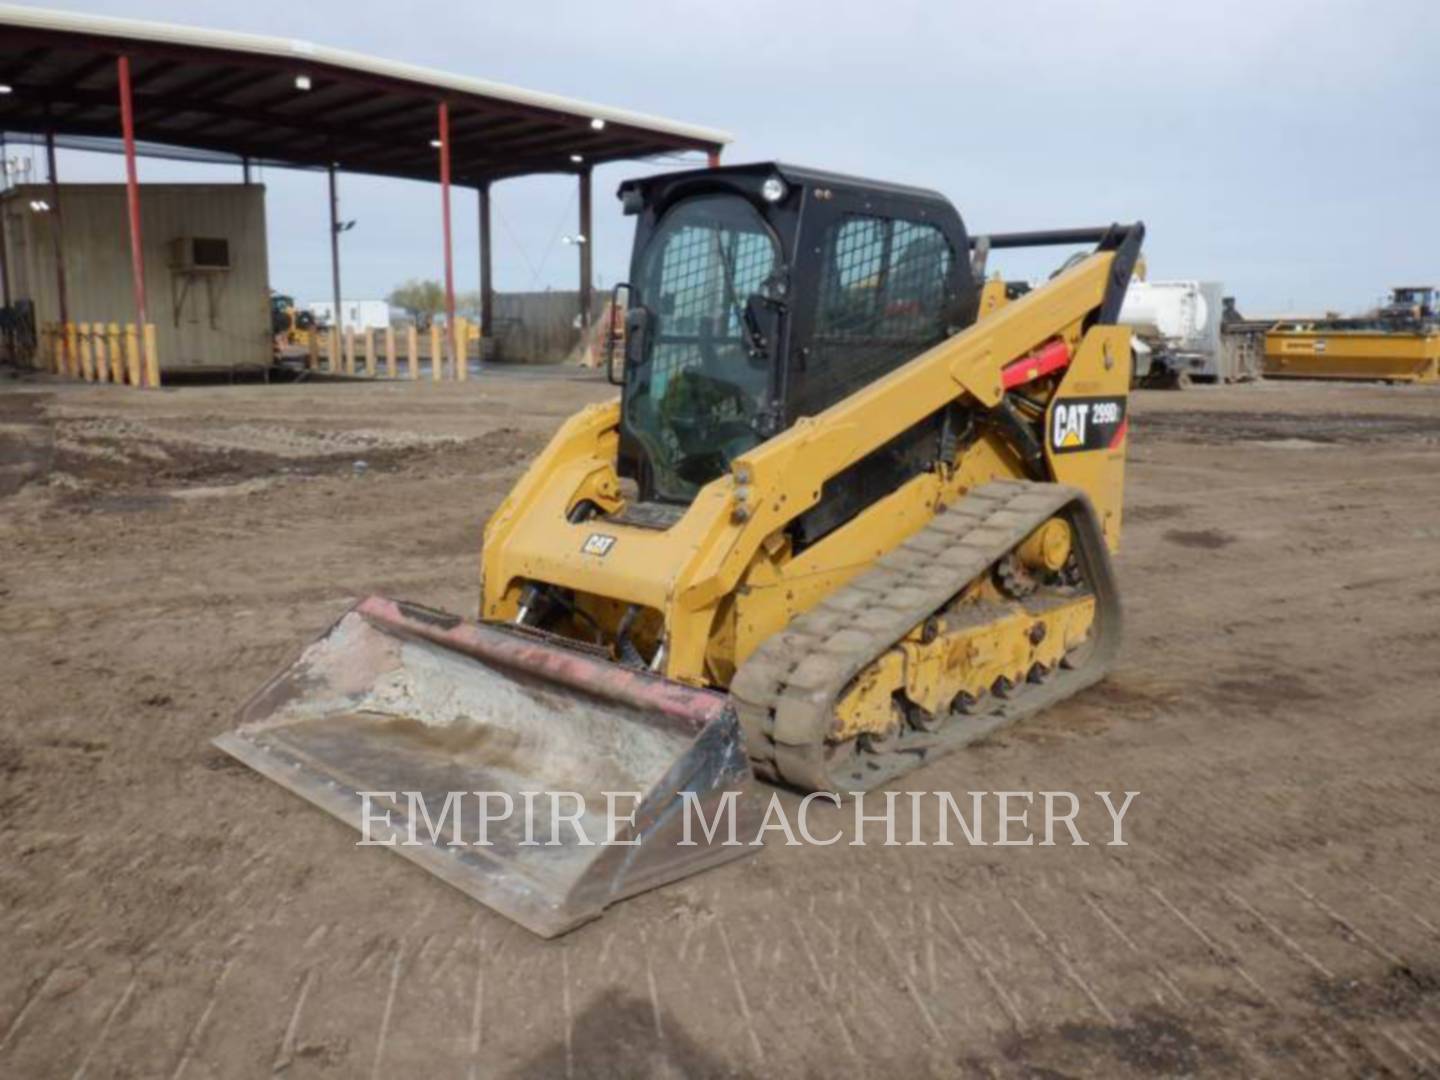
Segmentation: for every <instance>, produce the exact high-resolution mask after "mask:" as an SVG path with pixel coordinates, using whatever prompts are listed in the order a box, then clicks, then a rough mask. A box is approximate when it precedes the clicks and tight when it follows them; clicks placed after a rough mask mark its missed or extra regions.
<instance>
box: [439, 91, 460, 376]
mask: <svg viewBox="0 0 1440 1080" xmlns="http://www.w3.org/2000/svg"><path fill="white" fill-rule="evenodd" d="M440 216H441V220H442V227H443V228H444V231H445V334H446V336H447V337H449V339H450V340H451V341H452V342H453V341H455V258H454V253H453V252H452V250H451V247H450V106H449V105H447V104H446V103H445V102H443V101H442V102H440ZM437 362H438V359H437ZM464 362H465V359H464V357H461V356H456V357H455V364H456V367H455V371H456V375H457V377H458V375H459V371H460V367H459V366H460V365H461V364H463V363H464Z"/></svg>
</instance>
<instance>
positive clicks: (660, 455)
mask: <svg viewBox="0 0 1440 1080" xmlns="http://www.w3.org/2000/svg"><path fill="white" fill-rule="evenodd" d="M620 198H621V200H622V203H623V206H624V208H625V210H626V212H627V213H630V214H634V215H636V216H637V218H638V222H637V229H636V239H635V248H634V253H633V256H632V263H631V273H630V282H629V284H628V285H627V286H625V287H626V288H628V290H629V297H628V301H629V302H628V304H627V305H626V307H627V314H626V327H625V345H624V348H625V356H624V365H623V377H620V378H619V381H620V382H621V383H622V384H623V385H622V388H621V391H620V394H619V396H618V398H617V399H616V400H613V401H610V402H607V403H605V404H599V405H592V406H589V407H587V408H585V409H583V410H582V411H581V412H579V413H578V414H577V415H575V416H574V417H572V418H571V419H570V420H568V421H567V422H566V423H565V424H564V425H563V426H562V427H561V428H560V430H559V431H558V432H557V433H556V434H555V436H554V438H553V439H552V440H551V442H550V444H549V445H548V446H547V447H546V449H545V450H544V451H543V452H542V453H541V454H540V455H539V457H537V458H536V459H535V461H534V462H533V463H532V464H531V466H530V468H529V470H528V471H527V472H526V474H525V475H524V477H523V478H522V479H521V480H520V481H519V483H518V484H516V486H515V487H514V489H513V490H512V491H511V492H510V493H509V495H508V496H507V497H506V499H505V500H504V502H503V503H501V505H500V507H499V509H498V510H496V512H495V514H494V515H493V517H491V519H490V521H489V524H488V526H487V527H486V530H485V540H484V548H483V552H482V556H481V571H482V573H481V589H480V594H481V595H480V611H479V619H478V620H474V621H472V620H467V619H462V618H460V617H458V616H455V615H449V614H445V613H443V612H438V611H434V610H430V609H426V608H423V607H420V606H417V605H414V604H408V603H404V602H399V601H393V600H388V599H384V598H380V597H371V598H369V599H367V600H365V601H363V602H361V603H360V604H359V605H357V606H356V607H355V608H354V609H352V610H351V611H350V612H348V613H347V614H346V615H345V616H344V617H342V618H341V619H340V621H339V622H337V623H336V624H335V625H334V626H333V627H332V628H331V629H330V630H329V631H328V633H326V634H325V635H324V636H323V637H322V638H320V639H319V640H318V641H316V642H315V643H313V644H312V645H310V646H309V647H308V648H307V649H305V650H304V652H303V653H302V654H301V656H300V657H299V659H298V660H297V661H296V662H295V663H294V664H293V665H292V666H291V667H290V668H288V669H287V670H285V671H283V672H282V673H281V674H280V675H278V676H277V677H276V678H275V679H273V680H272V681H271V682H270V683H269V684H268V685H267V686H266V687H264V688H263V689H262V690H261V691H260V692H259V693H258V694H257V695H256V696H255V697H254V698H253V699H252V700H251V701H250V703H249V704H248V705H247V706H246V707H245V708H244V710H243V712H242V715H241V718H240V723H239V726H238V727H237V728H236V729H235V730H233V731H231V732H229V733H227V734H225V735H223V736H221V737H220V738H219V739H218V740H217V743H218V744H219V745H220V746H221V747H223V748H224V749H225V750H227V751H228V752H230V753H232V754H234V755H235V756H236V757H238V758H240V759H241V760H242V761H245V762H247V763H248V764H250V765H251V766H252V767H254V768H256V769H257V770H259V771H260V772H262V773H264V774H265V775H267V776H269V777H271V778H273V779H275V780H277V781H279V782H280V783H281V784H283V785H284V786H286V787H287V788H290V789H291V790H293V791H295V792H297V793H298V794H300V795H302V796H304V797H305V798H307V799H309V800H311V801H312V802H314V803H316V804H318V805H319V806H321V807H323V808H325V809H327V810H329V811H330V812H332V813H334V814H335V815H337V816H339V817H341V818H342V819H344V820H347V821H349V822H351V823H352V824H354V825H356V826H357V827H358V828H360V829H361V830H362V834H363V836H364V841H363V842H366V843H373V844H385V845H387V846H393V848H394V850H395V852H396V853H397V854H400V855H402V856H405V857H406V858H409V859H412V860H413V861H415V862H417V863H420V864H421V865H423V866H425V867H426V868H427V869H429V870H431V871H432V872H434V873H436V874H438V875H439V876H441V877H442V878H444V879H445V880H447V881H449V882H451V883H452V884H454V885H456V886H457V887H459V888H460V889H462V890H464V891H465V892H467V893H468V894H470V895H471V896H473V897H475V898H476V899H479V900H481V901H483V902H484V903H486V904H488V905H490V906H491V907H493V908H495V909H497V910H499V911H501V912H502V913H504V914H506V915H508V916H510V917H511V918H513V919H516V920H517V921H519V922H521V923H522V924H524V925H525V926H527V927H528V928H530V929H531V930H533V931H535V932H537V933H539V934H543V935H545V936H553V935H555V934H559V933H562V932H564V931H566V930H568V929H570V928H571V927H573V926H576V925H578V924H579V923H582V922H584V921H586V920H588V919H591V918H594V917H595V916H597V915H598V914H599V913H600V912H601V911H602V910H603V909H604V908H605V906H606V905H608V904H609V903H611V902H613V901H615V900H617V899H620V898H622V897H625V896H629V895H633V894H634V893H637V892H639V891H641V890H644V889H649V888H652V887H654V886H657V885H660V884H663V883H665V882H667V881H672V880H675V879H676V878H679V877H682V876H685V875H687V874H690V873H693V872H695V871H697V870H699V869H702V868H704V867H708V866H712V865H715V864H717V863H720V862H723V861H725V860H727V859H730V858H734V857H736V856H739V855H743V854H746V853H748V852H749V851H751V850H752V848H751V846H750V845H749V844H748V843H747V842H746V841H748V840H749V839H750V838H751V837H753V836H754V827H755V825H756V824H757V822H758V820H759V809H760V803H759V800H758V795H757V791H756V787H757V785H756V782H755V778H756V777H759V778H760V779H762V780H764V781H768V782H770V783H774V784H780V785H786V786H788V787H791V788H794V789H798V790H800V791H829V792H837V793H845V792H853V791H860V790H864V789H867V788H871V787H874V786H875V785H878V784H884V783H887V782H889V781H891V780H894V779H896V778H898V777H900V776H902V775H903V774H905V773H907V772H909V771H910V770H912V769H915V768H917V767H919V766H921V765H922V764H924V763H925V762H927V761H929V760H930V759H931V758H933V757H936V756H938V755H940V754H943V753H947V752H949V751H951V750H955V749H957V748H959V747H961V746H964V745H965V744H966V743H968V742H971V741H973V740H975V739H977V738H980V737H982V736H984V735H986V734H988V733H990V732H992V731H994V730H996V729H997V728H999V727H1000V726H1002V725H1004V724H1008V723H1011V722H1013V721H1014V720H1016V719H1018V718H1020V717H1023V716H1025V715H1026V714H1028V713H1031V712H1034V711H1035V710H1037V709H1040V708H1043V707H1045V706H1047V705H1049V704H1051V703H1053V702H1055V701H1058V700H1060V699H1062V698H1064V697H1067V696H1069V695H1071V694H1073V693H1075V692H1076V691H1078V690H1080V689H1082V688H1084V687H1086V686H1088V685H1090V684H1091V683H1093V682H1095V681H1096V680H1097V679H1098V678H1100V677H1101V675H1102V674H1103V673H1104V672H1105V670H1106V668H1107V666H1108V665H1109V664H1110V662H1111V660H1112V658H1113V656H1114V654H1115V649H1116V644H1117V634H1118V632H1119V621H1120V610H1119V606H1118V602H1117V597H1116V592H1115V583H1114V578H1113V576H1112V572H1111V564H1110V553H1111V552H1112V551H1113V550H1114V549H1115V547H1116V545H1117V542H1118V540H1119V535H1120V517H1121V494H1122V477H1123V470H1124V463H1125V441H1126V395H1127V390H1128V387H1129V384H1130V339H1129V331H1128V330H1126V329H1125V328H1123V327H1120V326H1117V325H1116V317H1117V315H1118V313H1119V310H1120V305H1121V302H1122V300H1123V299H1124V294H1125V289H1126V286H1127V283H1128V282H1129V281H1130V277H1131V271H1132V269H1133V266H1134V263H1135V259H1136V258H1137V256H1138V254H1139V250H1140V244H1141V240H1142V237H1143V232H1144V230H1143V227H1142V226H1140V225H1138V224H1136V225H1126V226H1118V225H1117V226H1110V227H1107V228H1101V229H1080V230H1066V231H1058V232H1048V233H1025V234H1006V235H992V236H988V237H980V238H972V237H969V236H968V235H967V234H966V231H965V227H964V225H963V224H962V223H961V220H960V217H959V215H958V214H957V213H956V211H955V209H954V208H953V207H952V206H951V205H950V203H949V202H948V201H947V200H946V199H945V198H944V197H943V196H941V195H939V194H936V193H934V192H930V191H924V190H919V189H914V188H908V187H901V186H897V185H893V184H882V183H873V182H868V181H863V180H857V179H854V178H851V177H844V176H838V175H832V174H828V173H823V172H815V171H809V170H803V169H796V168H791V167H788V166H783V165H776V164H763V165H747V166H736V167H726V168H718V169H708V170H703V171H696V172H689V173H679V174H670V175H664V176H658V177H654V178H651V179H646V180H640V181H633V182H628V183H626V184H624V185H622V186H621V188H620ZM1047 244H1050V245H1059V244H1064V245H1076V244H1083V245H1085V246H1087V247H1093V250H1092V251H1091V252H1090V253H1089V254H1088V255H1086V256H1084V257H1083V258H1081V259H1078V260H1075V261H1074V262H1073V263H1072V264H1070V265H1068V266H1067V268H1066V269H1065V270H1063V272H1061V273H1059V274H1058V275H1056V276H1055V277H1054V278H1052V279H1051V280H1050V281H1049V282H1047V283H1046V284H1045V285H1043V286H1041V287H1039V288H1037V289H1035V290H1033V291H1031V292H1029V293H1027V294H1025V295H1023V296H1020V297H1018V298H1016V299H1014V300H1012V301H1010V302H1008V303H1005V304H1003V305H998V306H995V307H994V309H993V310H991V311H988V312H986V313H984V314H983V315H982V314H981V313H980V311H979V309H980V300H981V289H982V285H983V282H984V262H985V258H986V255H987V253H988V252H989V251H992V250H996V249H1000V248H1006V247H1025V246H1034V245H1047ZM612 370H613V368H612ZM912 783H913V781H912ZM722 815H728V816H729V818H730V821H729V823H728V824H726V825H722V824H721V818H722ZM747 829H748V831H747ZM737 836H738V839H739V842H737V843H730V842H728V841H729V840H731V839H732V838H735V837H737Z"/></svg>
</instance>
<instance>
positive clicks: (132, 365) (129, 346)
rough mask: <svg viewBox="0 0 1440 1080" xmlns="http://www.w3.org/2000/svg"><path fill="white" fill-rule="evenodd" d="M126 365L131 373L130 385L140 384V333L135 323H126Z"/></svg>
mask: <svg viewBox="0 0 1440 1080" xmlns="http://www.w3.org/2000/svg"><path fill="white" fill-rule="evenodd" d="M125 367H126V370H128V371H129V373H130V380H129V381H130V385H131V386H139V385H140V333H139V331H137V330H136V329H135V324H134V323H126V324H125Z"/></svg>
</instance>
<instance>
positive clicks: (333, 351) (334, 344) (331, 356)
mask: <svg viewBox="0 0 1440 1080" xmlns="http://www.w3.org/2000/svg"><path fill="white" fill-rule="evenodd" d="M325 370H326V371H328V372H330V374H331V375H338V374H339V373H340V328H339V327H338V326H332V327H331V328H330V333H328V334H326V335H325Z"/></svg>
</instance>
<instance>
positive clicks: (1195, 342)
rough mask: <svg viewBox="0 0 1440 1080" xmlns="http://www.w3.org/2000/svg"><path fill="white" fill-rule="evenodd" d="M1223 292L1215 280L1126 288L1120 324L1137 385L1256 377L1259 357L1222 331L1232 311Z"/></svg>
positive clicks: (1135, 284) (1243, 342)
mask: <svg viewBox="0 0 1440 1080" xmlns="http://www.w3.org/2000/svg"><path fill="white" fill-rule="evenodd" d="M1223 292H1224V287H1223V286H1222V285H1221V284H1220V283H1219V282H1217V281H1132V282H1131V283H1130V288H1129V290H1128V291H1127V292H1126V294H1125V303H1124V305H1123V306H1122V307H1121V308H1120V322H1121V323H1124V324H1125V325H1127V326H1129V327H1130V328H1131V329H1132V330H1133V331H1134V351H1135V379H1136V381H1137V382H1138V383H1140V384H1141V385H1144V386H1164V387H1175V388H1180V387H1184V386H1187V385H1189V383H1190V382H1191V381H1192V380H1199V381H1204V382H1217V383H1219V382H1238V381H1241V380H1245V379H1254V378H1258V377H1259V375H1260V359H1261V358H1260V356H1259V355H1258V354H1256V353H1255V350H1254V349H1253V348H1248V347H1247V344H1248V342H1247V341H1246V340H1244V339H1242V338H1239V337H1235V336H1233V335H1229V334H1226V333H1224V332H1223V329H1222V328H1223V326H1224V324H1225V323H1226V322H1227V321H1228V319H1227V312H1228V311H1230V310H1232V308H1233V305H1227V304H1226V302H1225V301H1226V297H1224V296H1223V295H1222V294H1223Z"/></svg>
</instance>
